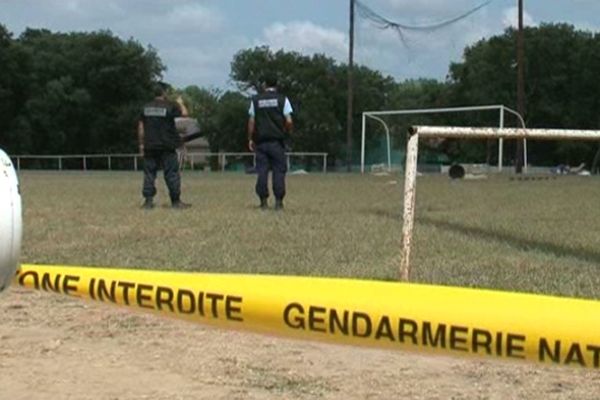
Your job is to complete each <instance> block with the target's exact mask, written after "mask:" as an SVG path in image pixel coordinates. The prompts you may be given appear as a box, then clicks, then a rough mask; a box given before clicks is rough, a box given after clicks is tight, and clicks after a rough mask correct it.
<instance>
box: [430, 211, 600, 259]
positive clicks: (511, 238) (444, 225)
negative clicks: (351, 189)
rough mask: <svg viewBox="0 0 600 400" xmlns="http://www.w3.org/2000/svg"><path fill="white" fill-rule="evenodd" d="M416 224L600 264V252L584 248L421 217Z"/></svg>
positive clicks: (527, 249)
mask: <svg viewBox="0 0 600 400" xmlns="http://www.w3.org/2000/svg"><path fill="white" fill-rule="evenodd" d="M418 222H419V223H422V224H425V225H430V226H434V227H436V228H438V229H442V230H446V231H451V232H455V233H460V234H462V235H466V236H474V237H476V238H478V239H485V240H494V241H496V242H501V243H505V244H508V245H509V246H511V247H514V248H516V249H519V250H526V251H531V250H539V251H542V252H544V253H550V254H553V255H555V256H560V257H572V258H576V259H579V260H582V261H587V262H593V263H596V264H598V263H600V252H597V251H593V250H590V249H585V248H575V249H574V248H569V247H566V246H561V245H559V244H556V243H550V242H543V241H539V240H535V239H525V238H522V237H519V236H515V235H511V234H509V233H506V232H499V231H493V230H487V229H484V228H479V227H472V226H466V225H462V224H459V223H455V222H448V221H440V220H436V219H433V218H428V217H424V216H421V217H419V218H418Z"/></svg>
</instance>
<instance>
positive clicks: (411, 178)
mask: <svg viewBox="0 0 600 400" xmlns="http://www.w3.org/2000/svg"><path fill="white" fill-rule="evenodd" d="M408 135H409V138H408V143H407V145H406V168H405V176H404V210H403V226H402V258H401V260H400V278H401V279H402V280H404V281H409V278H410V251H411V244H412V239H413V227H414V218H415V201H416V187H417V160H418V156H419V155H418V153H419V137H420V136H423V137H427V138H462V139H502V138H504V139H535V140H600V131H598V130H575V129H522V128H475V127H455V126H412V127H411V128H409V131H408Z"/></svg>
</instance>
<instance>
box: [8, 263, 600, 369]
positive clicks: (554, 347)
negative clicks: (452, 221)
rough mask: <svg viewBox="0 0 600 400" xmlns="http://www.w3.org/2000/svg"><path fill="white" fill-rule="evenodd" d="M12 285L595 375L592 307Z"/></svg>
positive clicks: (390, 294)
mask: <svg viewBox="0 0 600 400" xmlns="http://www.w3.org/2000/svg"><path fill="white" fill-rule="evenodd" d="M15 283H18V284H19V285H22V286H25V287H29V288H35V289H39V290H45V291H49V292H57V293H61V294H65V295H69V296H73V297H79V298H88V299H92V300H96V301H101V302H104V303H114V304H118V305H122V306H129V307H135V308H141V309H143V310H147V311H152V312H157V313H159V314H163V315H168V316H173V317H177V318H182V319H186V320H189V321H194V322H199V323H203V324H207V325H213V326H217V327H221V328H227V329H237V330H248V331H253V332H259V333H266V334H272V335H278V336H287V337H293V338H301V339H310V340H320V341H326V342H333V343H342V344H351V345H362V346H373V347H380V348H387V349H402V350H409V351H418V352H430V353H442V354H446V355H475V356H483V357H487V358H496V359H498V358H502V359H514V360H528V361H534V362H538V363H543V364H561V365H571V366H579V367H587V368H595V369H597V368H599V366H600V302H597V301H590V300H578V299H569V298H557V297H550V296H538V295H531V294H519V293H503V292H494V291H490V290H475V289H461V288H452V287H443V286H429V285H416V284H405V283H395V282H375V281H360V280H350V279H328V278H303V277H283V276H260V275H235V274H207V273H183V272H157V271H143V270H123V269H110V268H84V267H64V266H42V265H22V266H21V268H20V270H19V271H18V272H17V275H16V278H15Z"/></svg>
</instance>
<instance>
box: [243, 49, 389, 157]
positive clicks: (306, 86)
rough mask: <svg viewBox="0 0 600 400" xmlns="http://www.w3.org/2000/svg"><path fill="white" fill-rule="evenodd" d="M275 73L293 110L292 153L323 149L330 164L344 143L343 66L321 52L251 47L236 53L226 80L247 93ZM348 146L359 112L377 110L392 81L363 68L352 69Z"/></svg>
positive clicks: (357, 134) (344, 69)
mask: <svg viewBox="0 0 600 400" xmlns="http://www.w3.org/2000/svg"><path fill="white" fill-rule="evenodd" d="M273 71H276V73H277V76H278V81H279V88H280V91H281V92H283V93H285V94H286V95H287V96H288V97H289V99H290V101H291V103H292V106H293V108H294V120H295V126H296V129H295V132H294V135H293V149H294V150H296V151H325V152H328V153H329V154H330V160H335V158H336V157H340V156H343V155H344V152H345V143H346V133H345V132H346V94H347V80H346V77H347V66H346V65H343V64H342V65H340V64H338V63H337V62H336V61H335V60H333V59H332V58H329V57H326V56H324V55H322V54H315V55H312V56H306V55H301V54H299V53H296V52H286V51H283V50H279V51H276V52H273V51H272V50H270V49H269V48H268V47H256V48H254V49H247V50H242V51H240V52H238V53H237V54H236V55H235V57H234V60H233V62H232V64H231V77H232V78H233V80H234V81H235V82H237V84H238V87H239V88H240V90H242V91H243V92H246V93H249V94H250V93H252V92H256V91H258V90H260V84H261V80H262V78H263V77H264V76H265V74H267V73H272V72H273ZM354 75H355V80H356V86H355V99H356V103H355V104H356V105H355V114H354V116H353V118H354V126H355V127H357V128H356V129H354V133H353V134H354V138H355V140H354V143H355V144H356V145H355V148H356V149H358V146H359V144H360V141H359V140H360V128H359V127H360V118H361V115H362V111H364V110H368V109H382V108H384V107H385V106H386V103H387V96H388V93H389V91H390V90H391V88H392V87H393V85H394V81H393V79H392V78H389V77H383V76H382V75H381V74H380V73H379V72H377V71H373V70H370V69H369V68H367V67H358V68H356V71H355V74H354Z"/></svg>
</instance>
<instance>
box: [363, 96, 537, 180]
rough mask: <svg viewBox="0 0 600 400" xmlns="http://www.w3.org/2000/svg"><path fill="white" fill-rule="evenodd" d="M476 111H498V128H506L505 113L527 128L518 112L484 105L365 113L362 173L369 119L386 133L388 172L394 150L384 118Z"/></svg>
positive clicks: (525, 162)
mask: <svg viewBox="0 0 600 400" xmlns="http://www.w3.org/2000/svg"><path fill="white" fill-rule="evenodd" d="M476 111H496V112H498V127H499V128H504V116H505V113H510V114H513V115H515V116H516V117H517V118H518V120H519V122H520V124H521V127H522V128H525V121H524V120H523V118H522V117H521V115H519V113H517V112H516V111H514V110H512V109H510V108H508V107H506V106H504V105H501V104H499V105H483V106H465V107H447V108H423V109H408V110H389V111H365V112H363V113H362V133H361V146H360V172H361V173H363V174H364V172H365V150H366V138H367V119H372V120H374V121H377V122H379V123H380V124H381V125H382V126H383V129H384V131H385V135H386V144H387V168H388V171H391V169H392V156H391V154H392V150H391V137H390V136H391V135H390V128H389V125H388V124H387V123H386V121H385V120H384V118H383V117H388V116H393V115H403V116H408V115H418V114H443V113H466V112H476ZM502 144H503V143H502V138H500V139H499V144H498V170H499V171H502V156H503V155H502V148H503V146H502ZM523 160H524V165H525V166H526V165H527V145H526V144H525V145H524V146H523Z"/></svg>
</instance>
